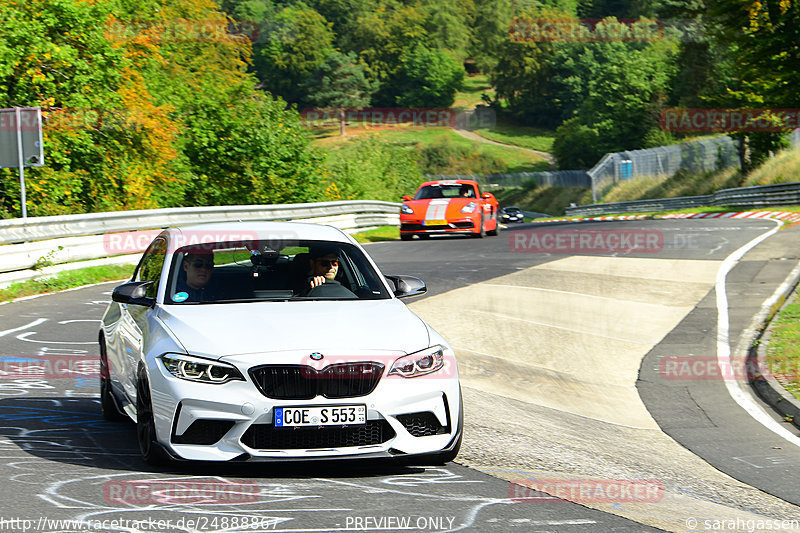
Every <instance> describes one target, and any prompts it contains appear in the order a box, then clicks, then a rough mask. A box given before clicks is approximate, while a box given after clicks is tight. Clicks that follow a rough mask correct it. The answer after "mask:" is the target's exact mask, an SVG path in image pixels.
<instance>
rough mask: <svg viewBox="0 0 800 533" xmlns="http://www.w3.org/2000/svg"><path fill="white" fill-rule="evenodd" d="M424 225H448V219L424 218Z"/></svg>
mask: <svg viewBox="0 0 800 533" xmlns="http://www.w3.org/2000/svg"><path fill="white" fill-rule="evenodd" d="M422 225H423V226H446V225H447V221H446V220H423V221H422Z"/></svg>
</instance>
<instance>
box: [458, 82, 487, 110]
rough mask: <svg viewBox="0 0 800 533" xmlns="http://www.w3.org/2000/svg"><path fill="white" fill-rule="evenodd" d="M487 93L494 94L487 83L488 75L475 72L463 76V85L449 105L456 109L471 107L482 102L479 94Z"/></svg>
mask: <svg viewBox="0 0 800 533" xmlns="http://www.w3.org/2000/svg"><path fill="white" fill-rule="evenodd" d="M483 93H488V94H489V95H490V96H492V95H494V89H493V88H492V86H491V85H490V84H489V77H488V76H486V75H485V74H475V75H473V76H467V77H466V78H464V85H463V86H462V87H461V90H460V91H459V92H457V93H456V100H455V102H453V105H452V106H451V107H454V108H456V109H472V108H473V107H475V106H476V105H478V104H482V103H483V98H481V95H482V94H483Z"/></svg>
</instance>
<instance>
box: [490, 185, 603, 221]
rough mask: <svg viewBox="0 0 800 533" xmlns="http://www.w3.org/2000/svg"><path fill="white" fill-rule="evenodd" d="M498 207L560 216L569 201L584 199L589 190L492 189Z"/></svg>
mask: <svg viewBox="0 0 800 533" xmlns="http://www.w3.org/2000/svg"><path fill="white" fill-rule="evenodd" d="M491 192H492V194H494V196H495V198H497V201H498V203H499V204H500V207H509V206H516V207H519V208H520V209H522V210H524V211H535V212H537V213H547V214H548V215H554V216H561V215H563V213H564V209H565V208H566V207H568V206H569V205H570V204H571V203H576V204H577V203H579V202H581V201H583V200H585V199H586V196H587V194H588V196H589V198H591V191H590V190H589V189H587V188H586V187H536V188H522V187H516V188H505V189H492V191H491Z"/></svg>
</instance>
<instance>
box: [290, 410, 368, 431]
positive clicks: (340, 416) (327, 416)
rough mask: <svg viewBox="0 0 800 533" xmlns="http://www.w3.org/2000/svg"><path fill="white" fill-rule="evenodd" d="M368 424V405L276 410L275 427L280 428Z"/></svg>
mask: <svg viewBox="0 0 800 533" xmlns="http://www.w3.org/2000/svg"><path fill="white" fill-rule="evenodd" d="M366 423H367V406H366V405H330V406H326V407H276V408H275V427H279V428H297V427H314V426H345V425H346V426H353V425H363V424H366Z"/></svg>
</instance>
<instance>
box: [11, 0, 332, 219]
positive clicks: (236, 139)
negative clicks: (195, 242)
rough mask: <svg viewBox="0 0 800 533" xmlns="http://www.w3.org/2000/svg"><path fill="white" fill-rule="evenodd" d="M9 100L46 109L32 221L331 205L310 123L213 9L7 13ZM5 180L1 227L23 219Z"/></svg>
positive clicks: (65, 1)
mask: <svg viewBox="0 0 800 533" xmlns="http://www.w3.org/2000/svg"><path fill="white" fill-rule="evenodd" d="M0 16H2V19H3V21H4V24H3V27H2V29H0V100H2V101H3V102H6V105H9V106H41V107H42V108H43V109H44V113H43V114H44V115H45V117H46V123H45V126H44V128H43V129H44V131H43V133H44V145H45V159H46V166H45V167H43V168H32V169H30V170H29V172H27V173H26V179H27V182H28V185H29V187H28V200H29V206H28V207H29V209H28V211H29V213H31V215H32V216H40V215H51V214H62V213H69V212H93V211H108V210H117V209H138V208H150V207H172V206H181V205H197V204H208V203H216V204H222V205H224V204H230V203H243V202H245V203H252V202H286V201H295V200H299V201H307V200H314V199H316V198H319V197H321V195H322V193H323V191H322V187H321V185H320V181H319V179H318V178H319V176H321V175H323V174H324V169H323V168H322V164H321V160H320V158H319V156H317V155H316V154H315V153H314V152H313V151H312V150H311V149H310V148H309V140H308V137H307V135H306V134H305V132H304V130H303V129H302V128H301V126H300V121H299V116H298V114H297V113H296V112H292V111H286V110H285V107H286V104H285V102H283V101H278V100H273V99H272V98H271V97H265V96H264V95H263V94H261V93H259V92H258V91H256V88H255V86H256V79H255V77H254V76H253V75H252V74H248V72H247V66H248V63H247V61H248V60H249V58H250V50H251V49H250V42H249V40H247V39H244V38H242V37H241V36H238V35H232V34H231V32H230V31H228V19H227V18H226V17H225V16H224V15H223V14H222V13H220V12H219V11H218V10H217V7H216V4H214V2H213V1H212V0H140V1H139V2H137V3H136V4H135V5H134V4H131V3H130V2H127V1H117V0H96V1H93V2H86V1H85V0H30V1H26V2H16V3H13V4H12V3H9V2H0ZM16 181H17V180H16V176H14V175H13V174H12V173H11V172H9V171H7V170H0V202H2V205H1V207H0V215H2V216H14V215H15V214H16V213H19V211H20V206H19V203H18V202H19V200H18V189H17V186H16V185H15V183H16Z"/></svg>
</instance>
